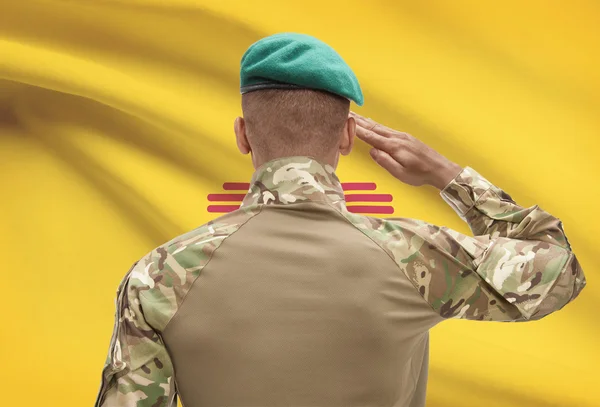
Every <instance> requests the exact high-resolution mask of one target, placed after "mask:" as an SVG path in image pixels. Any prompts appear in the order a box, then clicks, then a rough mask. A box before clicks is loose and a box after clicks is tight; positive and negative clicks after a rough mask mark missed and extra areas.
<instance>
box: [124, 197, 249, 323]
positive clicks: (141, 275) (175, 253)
mask: <svg viewBox="0 0 600 407" xmlns="http://www.w3.org/2000/svg"><path fill="white" fill-rule="evenodd" d="M259 212H260V207H259V206H252V207H247V208H243V209H242V208H240V209H238V210H236V211H233V212H230V213H228V214H225V215H223V216H220V217H218V218H216V219H213V220H211V221H209V222H207V223H205V224H204V225H201V226H199V227H197V228H195V229H193V230H191V231H189V232H187V233H184V234H182V235H180V236H177V237H176V238H174V239H171V240H170V241H168V242H166V243H164V244H162V245H160V246H158V247H156V248H155V249H153V250H152V251H150V252H149V253H148V254H146V255H145V256H144V257H142V258H141V259H140V260H138V261H137V262H136V263H135V264H134V266H133V267H132V269H131V270H130V272H129V273H128V275H127V276H126V278H125V280H124V282H123V283H122V285H123V284H125V283H127V284H128V285H129V288H130V289H133V290H135V291H136V292H137V293H139V296H140V300H141V301H142V303H143V305H145V306H146V311H147V312H146V314H147V315H146V318H147V319H148V321H149V322H151V323H152V324H153V326H156V327H161V328H164V327H165V326H166V324H167V323H168V321H169V320H170V318H171V317H172V316H173V315H174V314H175V312H176V311H177V309H178V308H179V305H180V304H181V302H182V301H183V298H184V297H185V295H186V293H187V292H188V291H189V290H190V288H191V286H192V285H193V284H194V282H195V280H196V279H197V278H198V277H199V276H200V273H201V272H202V269H203V268H204V267H205V266H206V265H207V264H208V262H209V261H210V259H211V258H212V255H213V253H214V252H215V250H217V248H218V247H219V246H220V245H221V244H222V243H223V241H224V240H225V239H226V238H227V237H229V236H231V235H232V234H233V233H234V232H235V231H236V230H238V229H239V228H240V227H242V226H243V225H244V223H246V222H247V221H248V220H250V219H252V218H253V217H254V216H255V215H257V214H258V213H259Z"/></svg>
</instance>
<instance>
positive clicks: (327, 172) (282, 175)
mask: <svg viewBox="0 0 600 407" xmlns="http://www.w3.org/2000/svg"><path fill="white" fill-rule="evenodd" d="M334 171H335V170H334V169H333V167H332V166H331V165H329V164H323V163H320V162H319V161H317V159H315V158H314V157H309V156H293V157H283V158H277V159H275V160H271V161H268V162H266V163H264V164H263V165H261V166H260V167H258V168H257V169H256V171H255V172H254V175H252V180H251V182H250V189H249V190H248V193H247V194H246V196H245V197H244V200H243V201H242V205H241V206H242V207H245V206H250V205H257V204H265V205H269V204H279V205H282V204H290V203H297V202H303V201H312V202H325V203H329V204H332V205H333V206H336V207H338V208H339V209H344V208H345V207H346V202H345V199H344V190H343V189H342V184H341V183H340V180H339V179H338V177H337V175H335V172H334Z"/></svg>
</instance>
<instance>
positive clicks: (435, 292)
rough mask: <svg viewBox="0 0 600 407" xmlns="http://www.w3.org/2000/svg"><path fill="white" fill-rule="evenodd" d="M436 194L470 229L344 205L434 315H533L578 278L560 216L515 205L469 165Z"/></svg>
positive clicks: (555, 306) (580, 282)
mask: <svg viewBox="0 0 600 407" xmlns="http://www.w3.org/2000/svg"><path fill="white" fill-rule="evenodd" d="M441 196H442V198H443V199H444V200H445V201H446V202H448V203H449V204H450V205H451V206H452V207H453V208H454V209H455V210H456V212H457V213H458V214H459V215H460V216H461V217H462V218H463V219H464V220H466V221H467V222H468V224H469V226H470V227H471V230H472V231H473V233H474V234H475V235H476V236H475V237H470V236H466V235H463V234H461V233H459V232H456V231H453V230H451V229H448V228H446V227H439V226H435V225H431V224H429V223H426V222H423V221H420V220H414V219H403V218H395V219H391V218H390V219H376V218H370V217H365V216H359V215H355V214H351V213H349V212H344V215H345V216H346V218H348V219H349V220H350V221H351V222H352V223H353V224H355V225H356V226H357V227H358V228H359V229H360V230H361V231H362V232H363V233H364V234H365V235H367V236H369V237H370V238H371V239H372V240H373V241H374V242H375V243H377V244H378V245H379V246H380V247H381V248H382V249H383V250H385V251H386V252H387V253H388V254H389V255H390V257H392V259H394V260H395V261H396V263H397V264H398V266H399V268H400V269H401V270H402V272H403V273H404V274H405V275H406V276H407V277H408V279H409V280H410V281H411V282H412V283H413V285H414V286H415V288H416V289H417V290H418V291H419V293H420V294H421V295H422V296H423V298H424V299H425V300H426V301H427V302H428V303H429V304H430V305H431V307H432V308H433V309H434V310H435V311H436V312H437V313H438V314H439V315H440V316H441V317H443V318H464V319H472V320H493V321H525V320H531V319H539V318H542V317H544V316H546V315H548V314H550V313H551V312H554V311H556V310H559V309H561V308H562V307H564V306H565V305H566V304H567V303H568V302H570V301H572V300H573V299H574V298H575V297H577V295H578V294H579V293H580V292H581V290H582V289H583V287H584V286H585V284H586V280H585V277H584V275H583V271H582V269H581V266H580V264H579V262H578V261H577V259H576V258H575V256H574V255H573V253H572V252H571V251H570V249H571V248H570V246H569V244H568V241H567V239H566V236H565V235H564V232H563V230H562V226H561V222H560V221H559V220H558V219H556V218H554V217H553V216H552V215H550V214H548V213H547V212H544V211H543V210H541V209H540V208H539V207H538V206H533V207H531V208H522V207H520V206H519V205H517V204H516V203H515V202H514V201H513V200H512V198H511V197H510V196H509V195H508V194H506V193H505V192H504V191H502V190H500V189H499V188H497V187H495V186H494V185H492V184H491V183H490V182H489V181H487V180H486V179H485V178H483V177H482V176H481V175H479V174H478V173H477V172H476V171H475V170H473V169H472V168H469V167H466V168H465V169H464V170H463V171H462V172H461V173H460V174H459V175H458V176H457V177H456V178H455V179H454V180H453V181H451V182H450V183H449V184H448V185H447V186H446V187H445V188H444V190H442V191H441Z"/></svg>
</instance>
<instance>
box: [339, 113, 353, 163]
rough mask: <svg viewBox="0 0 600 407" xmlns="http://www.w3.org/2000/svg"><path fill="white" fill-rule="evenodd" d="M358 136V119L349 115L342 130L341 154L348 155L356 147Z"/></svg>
mask: <svg viewBox="0 0 600 407" xmlns="http://www.w3.org/2000/svg"><path fill="white" fill-rule="evenodd" d="M355 136H356V121H355V120H354V117H348V119H346V124H345V125H344V131H343V132H342V139H341V140H340V154H341V155H348V154H350V151H352V147H354V138H355Z"/></svg>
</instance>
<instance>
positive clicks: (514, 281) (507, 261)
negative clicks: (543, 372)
mask: <svg viewBox="0 0 600 407" xmlns="http://www.w3.org/2000/svg"><path fill="white" fill-rule="evenodd" d="M441 196H442V198H443V199H444V200H445V201H446V202H447V203H448V204H449V205H451V206H452V208H453V209H454V210H455V211H456V212H457V213H458V214H459V215H460V216H461V218H462V219H464V220H465V221H466V222H468V224H469V226H470V227H471V230H472V231H473V234H474V235H475V237H471V236H466V235H463V234H461V233H458V232H456V231H453V230H451V229H448V228H446V227H439V226H434V225H431V224H429V223H427V222H424V221H420V220H413V219H405V218H392V219H379V218H372V217H367V216H361V215H357V214H352V213H350V212H349V211H348V210H347V209H346V206H345V201H344V192H343V190H342V187H341V184H340V182H339V180H338V178H337V176H336V175H335V174H334V170H333V168H332V167H331V166H329V165H323V164H320V163H319V162H318V161H317V160H315V159H313V158H310V157H287V158H282V159H278V160H273V161H271V162H268V163H266V164H264V165H262V166H261V167H260V168H259V169H258V170H257V171H256V172H255V173H254V175H253V178H252V182H251V187H250V190H249V192H248V194H247V195H246V197H245V198H244V200H243V203H242V206H241V207H240V209H239V210H237V211H234V212H231V213H229V214H226V215H224V216H221V217H219V218H217V219H215V220H213V221H211V222H209V223H207V224H205V225H203V226H201V227H199V228H197V229H195V230H193V231H191V232H189V233H186V234H184V235H182V236H179V237H177V238H175V239H173V240H172V241H170V242H168V243H166V244H164V245H162V246H160V247H158V248H157V249H155V250H152V251H151V252H150V253H149V254H148V255H146V256H145V257H144V258H143V259H141V260H140V261H139V262H137V263H136V264H134V266H133V267H132V269H131V270H130V271H129V273H128V274H127V275H126V277H125V279H124V280H123V282H122V283H121V285H120V286H119V288H118V297H117V313H116V322H115V328H114V334H113V337H112V340H111V343H110V353H109V355H108V359H107V362H106V366H105V368H104V371H103V377H102V385H101V389H100V394H99V396H98V399H97V403H96V406H138V407H139V406H154V407H157V406H175V399H176V395H177V394H179V396H180V397H181V398H182V402H183V404H184V405H185V406H187V407H190V406H191V407H195V406H205V405H206V406H215V405H227V406H263V407H265V406H275V405H280V406H328V407H331V406H361V407H363V406H382V405H385V406H423V405H424V403H425V402H424V400H425V389H426V387H425V384H426V379H427V363H428V331H429V329H430V328H431V327H433V326H434V325H436V324H437V323H439V322H441V321H443V320H444V319H447V318H462V319H470V320H478V321H528V320H535V319H539V318H542V317H544V316H546V315H548V314H550V313H552V312H554V311H557V310H559V309H561V308H562V307H563V306H565V305H566V304H567V303H568V302H570V301H571V300H573V299H574V298H575V297H577V295H578V294H579V292H580V291H581V290H582V289H583V287H584V286H585V277H584V275H583V272H582V270H581V267H580V265H579V263H578V261H577V258H576V257H575V255H574V254H573V253H572V251H571V247H570V245H569V242H568V241H567V239H566V236H565V234H564V232H563V229H562V225H561V222H560V221H559V220H558V219H557V218H555V217H553V216H552V215H550V214H549V213H547V212H545V211H543V210H542V209H540V208H539V207H538V206H533V207H530V208H523V207H521V206H519V205H517V204H516V203H515V202H514V201H513V200H512V199H511V197H510V196H509V195H507V194H506V193H505V192H504V191H502V190H501V189H499V188H498V187H496V186H494V185H492V184H491V183H490V182H488V181H487V180H486V179H485V178H483V177H482V176H481V175H479V174H478V173H477V172H475V171H474V170H473V169H471V168H469V167H467V168H465V169H464V170H463V171H462V172H461V173H460V174H459V175H458V176H457V177H456V178H455V179H454V180H453V181H451V182H450V183H449V184H448V185H447V186H446V188H445V189H444V190H443V191H441ZM217 249H218V250H217ZM175 374H176V376H175ZM175 379H177V384H176V380H175Z"/></svg>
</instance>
